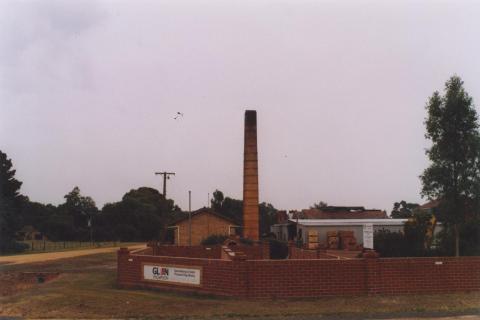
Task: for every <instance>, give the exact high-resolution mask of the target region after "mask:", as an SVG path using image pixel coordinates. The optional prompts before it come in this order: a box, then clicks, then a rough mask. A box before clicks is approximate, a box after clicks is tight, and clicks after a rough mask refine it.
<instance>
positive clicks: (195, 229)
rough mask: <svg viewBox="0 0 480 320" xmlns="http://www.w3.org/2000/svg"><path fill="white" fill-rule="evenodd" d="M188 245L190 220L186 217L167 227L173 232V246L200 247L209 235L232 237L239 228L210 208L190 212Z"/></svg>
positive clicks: (233, 222)
mask: <svg viewBox="0 0 480 320" xmlns="http://www.w3.org/2000/svg"><path fill="white" fill-rule="evenodd" d="M191 224H192V226H191V228H192V231H191V234H192V235H191V237H192V239H191V243H190V220H189V217H188V215H186V216H184V217H182V218H181V219H179V220H177V221H175V222H174V223H172V224H171V225H170V226H169V229H170V230H172V231H173V235H174V236H173V238H174V244H176V245H179V246H188V245H190V244H191V245H192V246H196V245H200V244H201V242H202V240H203V239H205V238H207V237H208V236H211V235H227V236H228V235H233V234H235V230H236V229H238V228H239V226H238V224H237V223H235V221H233V220H231V219H229V218H227V217H224V216H222V215H220V214H218V213H216V212H215V211H213V210H212V209H210V208H201V209H199V210H197V211H194V212H192V221H191Z"/></svg>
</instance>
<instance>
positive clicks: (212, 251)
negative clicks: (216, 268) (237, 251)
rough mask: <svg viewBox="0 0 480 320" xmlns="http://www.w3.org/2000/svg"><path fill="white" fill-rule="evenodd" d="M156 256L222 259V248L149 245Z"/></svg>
mask: <svg viewBox="0 0 480 320" xmlns="http://www.w3.org/2000/svg"><path fill="white" fill-rule="evenodd" d="M149 246H151V248H152V249H153V255H154V256H169V257H189V258H207V259H220V254H221V246H219V245H217V246H175V245H171V246H166V245H149Z"/></svg>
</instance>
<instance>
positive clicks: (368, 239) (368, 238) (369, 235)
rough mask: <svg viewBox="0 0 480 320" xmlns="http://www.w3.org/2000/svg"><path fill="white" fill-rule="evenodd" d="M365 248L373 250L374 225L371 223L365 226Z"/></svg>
mask: <svg viewBox="0 0 480 320" xmlns="http://www.w3.org/2000/svg"><path fill="white" fill-rule="evenodd" d="M363 247H364V248H367V249H373V224H371V223H366V224H364V225H363Z"/></svg>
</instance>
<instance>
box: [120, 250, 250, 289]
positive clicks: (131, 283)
mask: <svg viewBox="0 0 480 320" xmlns="http://www.w3.org/2000/svg"><path fill="white" fill-rule="evenodd" d="M129 260H131V261H129ZM148 262H150V263H155V264H167V265H181V266H196V267H201V268H202V276H201V286H198V287H196V286H182V285H175V284H168V283H158V284H157V283H153V282H146V281H144V280H143V279H142V278H143V270H142V263H148ZM245 277H246V268H245V261H239V262H238V261H232V260H219V259H198V258H181V257H164V256H144V255H134V254H129V253H128V252H127V251H121V250H120V251H119V252H118V268H117V283H118V284H119V286H120V287H124V288H142V287H143V288H163V289H175V290H177V291H187V292H200V293H208V294H217V295H224V296H246V291H247V288H246V286H245Z"/></svg>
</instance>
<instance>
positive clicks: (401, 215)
mask: <svg viewBox="0 0 480 320" xmlns="http://www.w3.org/2000/svg"><path fill="white" fill-rule="evenodd" d="M418 207H419V205H418V203H409V202H406V201H405V200H402V201H400V202H395V203H394V204H393V209H392V212H391V214H390V216H391V217H392V218H395V219H408V218H411V217H412V216H413V211H414V210H415V209H416V208H418Z"/></svg>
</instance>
